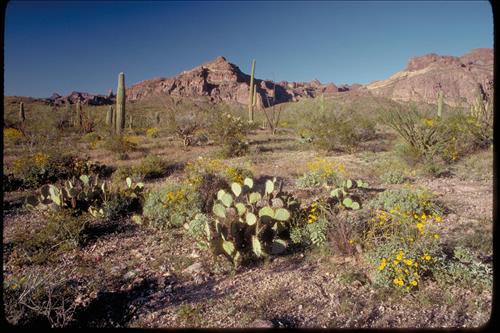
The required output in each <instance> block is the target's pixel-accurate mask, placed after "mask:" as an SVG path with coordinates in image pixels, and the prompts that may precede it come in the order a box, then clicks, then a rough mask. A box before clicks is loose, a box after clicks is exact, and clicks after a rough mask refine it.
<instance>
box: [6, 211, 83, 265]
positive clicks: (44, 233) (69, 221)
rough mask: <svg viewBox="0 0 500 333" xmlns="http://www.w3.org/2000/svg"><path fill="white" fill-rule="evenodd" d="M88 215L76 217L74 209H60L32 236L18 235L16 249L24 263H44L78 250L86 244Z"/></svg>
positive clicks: (50, 215)
mask: <svg viewBox="0 0 500 333" xmlns="http://www.w3.org/2000/svg"><path fill="white" fill-rule="evenodd" d="M89 221H90V220H89V218H88V216H87V215H76V214H75V212H74V211H72V210H60V211H57V212H53V213H50V214H49V215H48V216H47V223H46V224H45V225H44V226H43V227H41V228H40V229H39V230H37V231H36V232H33V233H26V231H24V230H23V231H21V232H19V233H18V234H17V235H16V236H15V238H14V248H15V249H16V252H17V254H18V256H19V258H18V259H19V260H21V263H23V262H26V263H34V264H38V265H41V264H45V263H46V262H50V261H54V260H57V258H58V255H59V254H61V253H65V252H68V251H72V250H74V249H77V248H79V247H80V246H82V245H83V244H84V243H85V239H86V235H85V229H86V227H87V226H88V223H89Z"/></svg>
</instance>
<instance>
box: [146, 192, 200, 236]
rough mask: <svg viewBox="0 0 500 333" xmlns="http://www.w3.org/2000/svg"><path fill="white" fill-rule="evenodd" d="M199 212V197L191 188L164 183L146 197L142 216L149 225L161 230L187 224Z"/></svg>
mask: <svg viewBox="0 0 500 333" xmlns="http://www.w3.org/2000/svg"><path fill="white" fill-rule="evenodd" d="M200 210H201V202H200V199H199V195H198V193H197V192H196V191H195V190H194V188H193V187H192V186H190V185H186V184H175V183H166V184H165V185H163V186H162V187H160V188H159V189H154V190H151V191H149V193H148V194H147V195H146V198H145V201H144V207H143V215H144V217H145V219H146V221H147V222H148V224H149V225H152V226H155V227H158V228H160V229H163V228H171V227H179V226H182V225H183V224H184V223H188V222H189V221H191V219H193V218H194V217H195V215H196V214H198V213H199V212H200Z"/></svg>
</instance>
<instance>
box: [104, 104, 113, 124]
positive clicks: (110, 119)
mask: <svg viewBox="0 0 500 333" xmlns="http://www.w3.org/2000/svg"><path fill="white" fill-rule="evenodd" d="M106 125H108V126H113V107H112V106H110V107H109V109H108V112H106Z"/></svg>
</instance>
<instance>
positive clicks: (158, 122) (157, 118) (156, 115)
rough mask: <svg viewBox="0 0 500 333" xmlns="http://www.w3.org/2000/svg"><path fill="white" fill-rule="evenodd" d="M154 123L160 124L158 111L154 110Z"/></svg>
mask: <svg viewBox="0 0 500 333" xmlns="http://www.w3.org/2000/svg"><path fill="white" fill-rule="evenodd" d="M155 121H156V125H159V124H160V112H155Z"/></svg>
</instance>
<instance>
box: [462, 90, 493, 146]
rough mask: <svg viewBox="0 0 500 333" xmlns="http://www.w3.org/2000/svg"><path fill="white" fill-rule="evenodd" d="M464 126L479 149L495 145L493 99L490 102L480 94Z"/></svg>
mask: <svg viewBox="0 0 500 333" xmlns="http://www.w3.org/2000/svg"><path fill="white" fill-rule="evenodd" d="M463 124H464V125H465V128H466V129H467V131H468V133H470V134H471V135H472V137H473V138H474V143H475V144H476V145H477V146H478V148H485V147H488V146H489V145H491V144H493V97H492V98H491V99H490V100H489V101H488V100H484V99H483V98H482V97H481V96H480V95H479V94H478V95H477V96H476V99H475V101H474V103H473V104H472V105H471V108H470V112H469V115H468V117H467V119H466V122H465V123H463Z"/></svg>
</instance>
